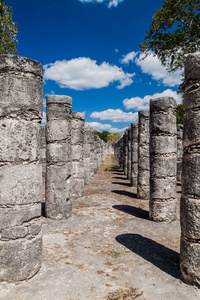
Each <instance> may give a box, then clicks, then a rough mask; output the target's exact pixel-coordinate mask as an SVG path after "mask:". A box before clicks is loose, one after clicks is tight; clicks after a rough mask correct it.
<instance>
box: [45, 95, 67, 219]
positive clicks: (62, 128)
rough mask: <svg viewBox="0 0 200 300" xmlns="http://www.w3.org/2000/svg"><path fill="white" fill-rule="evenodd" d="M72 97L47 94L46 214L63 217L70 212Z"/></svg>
mask: <svg viewBox="0 0 200 300" xmlns="http://www.w3.org/2000/svg"><path fill="white" fill-rule="evenodd" d="M71 123H72V98H70V97H67V96H56V95H53V96H47V125H46V138H47V174H46V206H45V208H46V216H47V217H49V218H51V219H57V220H59V219H66V218H68V217H69V216H70V215H71V213H72V146H71Z"/></svg>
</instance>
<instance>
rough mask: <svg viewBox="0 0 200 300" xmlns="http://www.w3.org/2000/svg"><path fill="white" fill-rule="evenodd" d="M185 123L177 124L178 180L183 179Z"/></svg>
mask: <svg viewBox="0 0 200 300" xmlns="http://www.w3.org/2000/svg"><path fill="white" fill-rule="evenodd" d="M182 160H183V125H180V124H177V181H182Z"/></svg>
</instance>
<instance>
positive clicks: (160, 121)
mask: <svg viewBox="0 0 200 300" xmlns="http://www.w3.org/2000/svg"><path fill="white" fill-rule="evenodd" d="M150 131H151V133H157V132H159V133H163V134H168V133H170V134H174V135H175V134H176V132H177V128H176V113H174V114H157V113H156V114H154V113H152V114H151V122H150Z"/></svg>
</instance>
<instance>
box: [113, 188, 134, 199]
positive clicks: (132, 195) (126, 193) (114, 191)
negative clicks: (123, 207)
mask: <svg viewBox="0 0 200 300" xmlns="http://www.w3.org/2000/svg"><path fill="white" fill-rule="evenodd" d="M111 192H112V193H115V194H118V195H122V196H127V197H130V198H137V194H135V193H131V192H128V191H120V190H113V191H111Z"/></svg>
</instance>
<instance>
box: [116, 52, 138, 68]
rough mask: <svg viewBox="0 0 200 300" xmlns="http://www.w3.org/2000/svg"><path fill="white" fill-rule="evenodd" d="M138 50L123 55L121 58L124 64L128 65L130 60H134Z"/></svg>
mask: <svg viewBox="0 0 200 300" xmlns="http://www.w3.org/2000/svg"><path fill="white" fill-rule="evenodd" d="M137 54H138V52H135V51H132V52H129V53H128V54H126V55H123V58H122V59H121V60H120V62H121V63H122V64H125V65H128V64H129V62H130V61H132V62H133V59H134V58H135V57H136V55H137Z"/></svg>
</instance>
